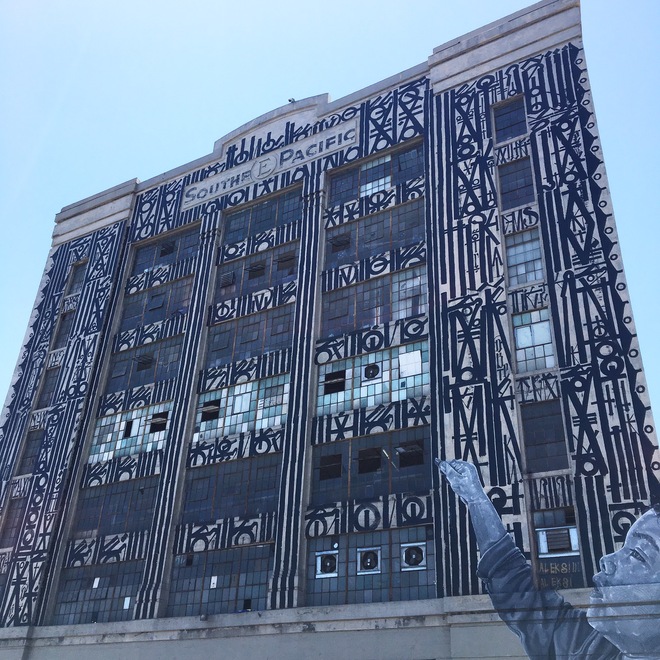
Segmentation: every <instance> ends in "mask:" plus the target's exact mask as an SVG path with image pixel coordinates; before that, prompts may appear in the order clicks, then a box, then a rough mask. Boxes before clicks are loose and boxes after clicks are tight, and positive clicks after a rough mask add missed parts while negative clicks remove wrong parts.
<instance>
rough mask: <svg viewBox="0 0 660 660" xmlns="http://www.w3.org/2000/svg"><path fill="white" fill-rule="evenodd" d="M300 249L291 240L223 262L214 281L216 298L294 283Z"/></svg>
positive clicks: (242, 294) (227, 297) (220, 298)
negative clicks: (247, 255) (272, 247)
mask: <svg viewBox="0 0 660 660" xmlns="http://www.w3.org/2000/svg"><path fill="white" fill-rule="evenodd" d="M298 249H299V246H298V245H297V244H295V245H294V244H291V243H288V244H285V245H281V246H279V247H277V248H274V249H272V250H264V251H263V252H258V253H257V254H254V255H251V256H249V257H247V258H245V259H236V260H233V261H229V262H227V263H224V264H222V265H220V266H219V267H218V272H217V275H216V281H215V301H216V302H220V301H222V300H228V299H230V298H237V297H239V296H245V295H247V294H249V293H253V292H254V291H260V290H261V289H268V288H272V287H276V286H280V285H282V284H286V283H287V282H293V281H294V280H295V279H296V274H297V268H298Z"/></svg>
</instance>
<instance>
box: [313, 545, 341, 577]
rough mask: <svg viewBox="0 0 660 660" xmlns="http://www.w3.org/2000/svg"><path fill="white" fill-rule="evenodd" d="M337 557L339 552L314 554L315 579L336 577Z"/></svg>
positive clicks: (331, 551) (328, 551) (330, 551)
mask: <svg viewBox="0 0 660 660" xmlns="http://www.w3.org/2000/svg"><path fill="white" fill-rule="evenodd" d="M338 555H339V552H338V551H337V550H327V551H323V552H317V553H316V577H317V578H330V577H337V564H338V561H337V560H338Z"/></svg>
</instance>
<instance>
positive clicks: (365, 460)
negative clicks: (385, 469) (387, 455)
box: [358, 447, 382, 474]
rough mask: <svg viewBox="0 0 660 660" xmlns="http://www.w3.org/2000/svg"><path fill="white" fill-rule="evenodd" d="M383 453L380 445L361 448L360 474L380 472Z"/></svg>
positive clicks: (359, 458) (359, 456) (359, 455)
mask: <svg viewBox="0 0 660 660" xmlns="http://www.w3.org/2000/svg"><path fill="white" fill-rule="evenodd" d="M381 454H382V452H381V449H380V447H369V448H368V449H360V451H359V453H358V474H367V473H369V472H378V470H380V464H381Z"/></svg>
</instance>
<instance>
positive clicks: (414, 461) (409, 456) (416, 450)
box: [395, 440, 424, 468]
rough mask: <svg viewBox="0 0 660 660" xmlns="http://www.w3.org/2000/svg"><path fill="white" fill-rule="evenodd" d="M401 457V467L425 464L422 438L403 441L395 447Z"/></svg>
mask: <svg viewBox="0 0 660 660" xmlns="http://www.w3.org/2000/svg"><path fill="white" fill-rule="evenodd" d="M395 451H396V453H397V455H398V457H399V467H400V468H407V467H413V466H415V465H424V443H423V442H422V441H421V440H414V441H413V442H406V443H403V444H402V445H401V446H399V447H396V449H395Z"/></svg>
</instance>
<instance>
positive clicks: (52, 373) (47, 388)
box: [37, 367, 60, 410]
mask: <svg viewBox="0 0 660 660" xmlns="http://www.w3.org/2000/svg"><path fill="white" fill-rule="evenodd" d="M59 375H60V368H59V367H56V368H55V369H48V370H47V371H46V375H45V376H44V382H43V384H42V386H41V391H40V392H39V398H38V399H37V410H39V409H41V408H48V407H49V406H50V405H51V403H52V402H53V394H54V393H55V385H57V378H58V376H59Z"/></svg>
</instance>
